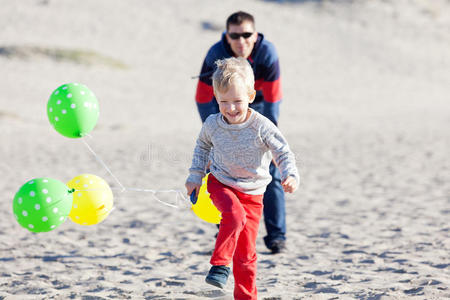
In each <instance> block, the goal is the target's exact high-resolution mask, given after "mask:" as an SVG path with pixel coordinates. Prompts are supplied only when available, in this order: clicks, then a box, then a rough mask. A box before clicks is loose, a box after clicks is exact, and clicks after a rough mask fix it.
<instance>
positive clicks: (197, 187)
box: [185, 182, 202, 199]
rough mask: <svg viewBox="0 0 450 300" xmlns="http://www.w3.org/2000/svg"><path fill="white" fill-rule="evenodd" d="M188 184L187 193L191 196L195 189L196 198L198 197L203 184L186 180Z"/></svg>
mask: <svg viewBox="0 0 450 300" xmlns="http://www.w3.org/2000/svg"><path fill="white" fill-rule="evenodd" d="M185 186H186V190H187V195H188V196H190V195H191V194H192V192H193V191H195V199H197V198H198V192H199V191H200V187H201V186H202V185H201V184H196V183H193V182H186V184H185Z"/></svg>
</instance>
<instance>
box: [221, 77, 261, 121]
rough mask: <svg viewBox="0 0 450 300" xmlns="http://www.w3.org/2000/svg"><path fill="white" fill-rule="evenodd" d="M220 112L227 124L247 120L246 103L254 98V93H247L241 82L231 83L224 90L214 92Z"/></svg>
mask: <svg viewBox="0 0 450 300" xmlns="http://www.w3.org/2000/svg"><path fill="white" fill-rule="evenodd" d="M215 95H216V99H217V103H218V104H219V110H220V113H221V114H222V115H223V116H224V118H225V120H226V121H227V122H228V124H240V123H243V122H245V121H246V120H247V115H248V105H249V103H252V102H253V100H254V99H255V94H250V95H249V94H248V90H247V88H246V87H244V85H243V84H240V83H237V84H232V85H231V86H230V87H229V88H228V90H227V91H226V92H222V93H221V92H216V93H215Z"/></svg>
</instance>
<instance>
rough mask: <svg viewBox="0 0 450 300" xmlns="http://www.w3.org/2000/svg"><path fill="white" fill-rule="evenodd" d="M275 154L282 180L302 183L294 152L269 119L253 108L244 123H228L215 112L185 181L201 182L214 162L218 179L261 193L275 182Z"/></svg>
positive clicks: (198, 145) (205, 124)
mask: <svg viewBox="0 0 450 300" xmlns="http://www.w3.org/2000/svg"><path fill="white" fill-rule="evenodd" d="M272 157H273V158H274V159H275V162H276V164H277V165H278V167H279V169H280V171H281V180H284V179H286V178H287V177H288V176H293V177H295V179H296V180H297V182H299V175H298V171H297V167H296V165H295V157H294V154H293V153H292V151H291V150H290V149H289V145H288V144H287V142H286V139H285V138H284V137H283V135H282V134H281V132H280V130H279V129H278V128H277V127H276V126H275V125H274V124H273V123H272V122H271V121H270V120H269V119H267V118H266V117H264V116H263V115H261V114H260V113H258V112H256V111H254V110H253V109H250V117H249V118H248V120H247V121H245V122H244V123H241V124H228V123H227V122H226V121H225V120H224V118H223V116H222V114H220V113H218V114H212V115H210V116H209V117H208V118H207V119H206V121H205V123H204V124H203V127H202V129H201V131H200V135H199V137H198V139H197V145H196V147H195V150H194V157H193V159H192V165H191V168H190V169H189V173H190V174H189V177H188V178H187V180H186V182H193V183H197V184H201V183H202V178H203V177H204V176H205V171H206V167H207V165H208V162H209V161H211V166H210V170H211V173H212V174H213V175H214V177H216V178H217V180H218V181H220V182H221V183H223V184H224V185H227V186H229V187H232V188H234V189H236V190H238V191H240V192H243V193H246V194H250V195H261V194H263V193H264V192H265V190H266V186H267V185H268V184H269V183H270V182H271V181H272V177H271V176H270V173H269V165H270V162H271V161H272Z"/></svg>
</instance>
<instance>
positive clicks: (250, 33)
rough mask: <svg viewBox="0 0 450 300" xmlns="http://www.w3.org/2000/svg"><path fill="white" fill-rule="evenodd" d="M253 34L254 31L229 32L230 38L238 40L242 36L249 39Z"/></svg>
mask: <svg viewBox="0 0 450 300" xmlns="http://www.w3.org/2000/svg"><path fill="white" fill-rule="evenodd" d="M252 34H253V32H243V33H236V32H228V36H229V37H230V39H232V40H238V39H240V38H241V36H242V37H243V38H244V39H248V38H249V37H251V36H252Z"/></svg>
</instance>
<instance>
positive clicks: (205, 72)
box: [195, 58, 219, 122]
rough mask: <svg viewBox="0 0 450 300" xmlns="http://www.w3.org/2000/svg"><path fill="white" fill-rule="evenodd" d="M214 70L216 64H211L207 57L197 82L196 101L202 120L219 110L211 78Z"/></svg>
mask: <svg viewBox="0 0 450 300" xmlns="http://www.w3.org/2000/svg"><path fill="white" fill-rule="evenodd" d="M213 72H214V65H211V64H209V63H208V62H207V58H205V60H204V62H203V65H202V69H201V72H200V76H199V79H198V83H197V92H196V94H195V102H196V103H197V109H198V112H199V114H200V118H201V119H202V122H205V120H206V118H207V117H208V116H209V115H211V114H215V113H218V112H219V109H218V107H217V104H216V101H214V92H213V87H212V79H211V76H212V74H213Z"/></svg>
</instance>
